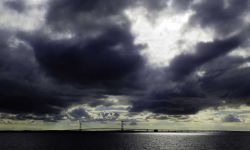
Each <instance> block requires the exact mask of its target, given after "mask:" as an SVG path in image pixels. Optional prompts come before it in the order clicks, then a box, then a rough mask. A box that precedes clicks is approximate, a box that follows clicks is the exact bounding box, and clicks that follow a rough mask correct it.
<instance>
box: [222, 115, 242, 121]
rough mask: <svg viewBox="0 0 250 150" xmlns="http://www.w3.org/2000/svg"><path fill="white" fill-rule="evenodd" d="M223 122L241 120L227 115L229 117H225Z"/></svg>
mask: <svg viewBox="0 0 250 150" xmlns="http://www.w3.org/2000/svg"><path fill="white" fill-rule="evenodd" d="M222 121H223V122H241V120H240V119H239V118H238V117H237V116H235V115H232V114H229V115H226V116H225V117H224V118H223V119H222Z"/></svg>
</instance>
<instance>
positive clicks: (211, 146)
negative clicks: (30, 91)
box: [0, 132, 250, 150]
mask: <svg viewBox="0 0 250 150" xmlns="http://www.w3.org/2000/svg"><path fill="white" fill-rule="evenodd" d="M66 149H70V150H88V149H89V150H92V149H98V150H158V149H159V150H175V149H178V150H196V149H197V150H217V149H218V150H250V133H247V132H246V133H244V132H226V133H89V132H87V133H77V132H69V133H58V132H55V133H51V132H50V133H23V132H21V133H18V132H13V133H12V132H10V133H4V132H3V133H0V150H66Z"/></svg>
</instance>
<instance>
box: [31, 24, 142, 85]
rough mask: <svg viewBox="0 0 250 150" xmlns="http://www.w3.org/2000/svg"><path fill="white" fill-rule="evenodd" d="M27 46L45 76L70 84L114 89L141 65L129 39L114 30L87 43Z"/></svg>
mask: <svg viewBox="0 0 250 150" xmlns="http://www.w3.org/2000/svg"><path fill="white" fill-rule="evenodd" d="M31 44H32V46H33V48H34V51H35V54H36V58H37V61H38V62H39V64H40V65H41V66H42V68H43V69H44V70H45V72H47V73H48V74H49V75H51V76H53V77H55V78H56V79H59V80H61V81H63V82H64V81H65V82H70V83H74V84H82V85H93V84H94V85H100V86H102V85H103V84H104V85H105V84H110V85H112V83H114V84H113V86H115V84H116V83H115V82H116V81H118V82H121V80H122V79H123V78H125V77H129V76H130V75H132V73H134V72H136V71H137V70H138V68H140V67H141V65H142V64H143V58H142V57H141V56H140V55H139V49H140V46H139V45H138V46H136V45H134V43H133V36H132V35H131V34H130V33H129V32H128V31H127V30H124V29H120V28H117V27H112V28H110V29H108V30H106V31H105V32H104V33H103V34H102V35H100V36H98V37H95V38H90V39H86V38H85V39H77V38H73V39H69V40H54V41H53V40H47V41H46V39H41V40H40V39H38V40H36V41H32V42H31ZM117 84H119V83H117Z"/></svg>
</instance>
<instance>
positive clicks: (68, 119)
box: [0, 0, 250, 131]
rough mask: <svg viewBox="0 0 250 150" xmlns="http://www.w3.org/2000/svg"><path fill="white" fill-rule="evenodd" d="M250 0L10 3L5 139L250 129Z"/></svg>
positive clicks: (2, 9)
mask: <svg viewBox="0 0 250 150" xmlns="http://www.w3.org/2000/svg"><path fill="white" fill-rule="evenodd" d="M249 35H250V1H249V0H105V1H104V0H84V1H83V0H1V1H0V37H1V38H0V130H50V129H53V130H66V129H78V128H79V123H78V121H79V120H80V121H81V122H82V128H84V129H91V128H92V129H93V128H97V129H103V128H119V127H120V121H122V120H123V121H125V128H130V129H165V130H244V131H245V130H250V126H249V125H250V92H249V89H250V49H249V48H250V36H249Z"/></svg>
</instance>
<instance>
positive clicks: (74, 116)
mask: <svg viewBox="0 0 250 150" xmlns="http://www.w3.org/2000/svg"><path fill="white" fill-rule="evenodd" d="M67 116H68V118H69V119H71V120H81V119H86V118H90V115H89V113H88V112H86V111H85V110H84V109H83V108H80V107H79V108H75V109H73V110H70V111H69V112H68V113H67Z"/></svg>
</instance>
